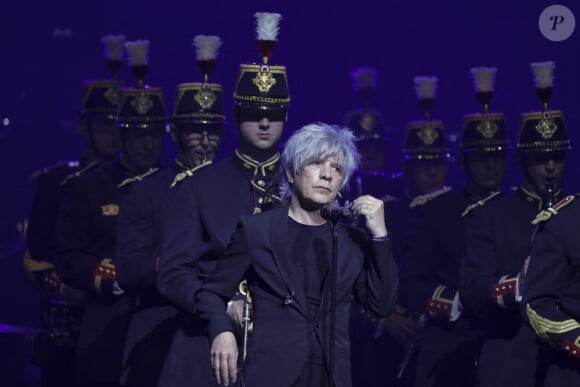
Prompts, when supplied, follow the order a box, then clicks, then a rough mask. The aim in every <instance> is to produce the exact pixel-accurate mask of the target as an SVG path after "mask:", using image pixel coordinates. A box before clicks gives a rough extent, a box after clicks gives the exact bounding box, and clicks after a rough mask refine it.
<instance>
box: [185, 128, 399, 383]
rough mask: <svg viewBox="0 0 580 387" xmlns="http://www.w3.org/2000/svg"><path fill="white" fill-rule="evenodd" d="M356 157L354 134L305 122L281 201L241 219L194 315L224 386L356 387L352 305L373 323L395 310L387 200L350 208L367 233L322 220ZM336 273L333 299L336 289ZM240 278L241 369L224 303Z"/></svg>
mask: <svg viewBox="0 0 580 387" xmlns="http://www.w3.org/2000/svg"><path fill="white" fill-rule="evenodd" d="M358 159H359V155H358V152H357V151H356V147H355V145H354V136H353V134H352V133H351V132H350V131H349V130H347V129H342V128H339V127H336V126H331V125H327V124H323V123H317V124H310V125H306V126H304V127H303V128H301V129H300V130H298V131H297V132H295V133H294V135H292V137H291V138H290V139H289V140H288V142H287V144H286V147H285V149H284V153H283V155H282V165H281V168H282V174H283V177H284V178H283V183H282V189H281V193H282V196H283V198H284V199H285V200H284V205H283V206H281V207H280V208H277V209H273V210H270V211H266V212H264V213H262V214H259V215H254V216H252V217H243V218H242V219H241V221H240V223H239V225H238V228H237V230H236V232H235V233H234V235H233V236H232V239H231V241H230V244H229V245H228V248H227V249H226V251H225V254H224V255H223V256H222V258H221V259H220V260H219V261H218V264H217V267H216V269H215V271H214V272H213V273H212V275H211V276H210V277H209V278H208V279H207V280H206V281H205V282H204V284H203V286H202V287H201V289H200V290H199V291H198V292H197V294H196V298H197V302H198V305H197V307H198V309H197V313H198V315H199V317H201V318H202V319H205V320H207V321H208V328H209V329H208V333H209V339H210V342H211V361H212V365H213V368H214V373H215V376H216V379H217V381H218V383H221V384H224V385H228V384H230V383H235V382H236V381H237V380H238V379H242V382H243V384H242V385H246V386H252V387H260V386H264V387H266V386H267V387H270V386H329V380H334V382H335V385H336V386H340V387H343V386H350V385H351V375H350V354H349V352H350V340H349V330H348V324H349V311H350V305H351V302H352V301H353V299H354V300H356V301H357V302H359V303H360V304H362V305H363V306H364V307H365V309H366V310H367V311H368V312H369V313H371V314H372V315H374V316H376V317H383V316H386V315H388V314H389V313H390V312H391V311H392V309H393V307H394V305H395V300H396V298H397V294H396V289H397V285H398V276H397V271H396V267H395V264H394V260H393V256H392V245H391V240H390V238H389V235H388V232H387V228H386V226H385V217H384V208H383V202H382V201H381V200H378V199H376V198H374V197H372V196H361V197H359V198H357V199H355V200H354V202H353V203H352V205H351V207H350V208H349V210H350V213H351V214H352V216H356V217H362V218H364V221H365V225H366V228H367V230H366V232H363V231H362V230H359V229H357V228H354V227H349V226H346V225H344V224H342V223H340V222H339V223H338V224H337V223H336V222H335V221H331V220H327V219H325V217H324V215H325V214H327V213H329V212H330V213H334V214H336V213H337V212H336V211H332V210H331V211H327V210H326V208H327V207H328V206H329V205H330V204H331V203H333V202H334V201H335V199H336V197H337V194H338V192H339V191H340V189H342V188H344V187H345V186H346V185H347V182H348V178H349V177H350V176H351V174H352V172H353V170H354V168H355V167H356V164H357V162H358ZM321 210H322V211H321ZM347 212H349V211H344V210H341V211H338V214H339V215H343V214H345V213H347ZM327 217H328V216H327ZM333 231H335V235H336V240H335V241H336V248H335V250H334V251H336V262H337V265H336V266H335V270H334V271H333V270H332V262H333V259H332V258H333V257H332V251H333ZM334 272H335V273H336V287H335V289H336V292H335V298H334V300H335V301H334V302H333V301H332V300H333V297H331V296H330V294H329V293H330V292H329V290H330V288H331V283H332V281H331V278H330V277H332V273H334ZM243 278H246V279H247V283H248V288H249V291H250V294H251V296H252V306H253V316H252V319H253V326H254V329H253V334H252V335H250V336H249V340H248V352H247V357H246V359H245V361H244V362H243V364H242V370H241V372H240V373H238V366H239V359H238V357H239V356H238V348H237V343H236V338H235V335H234V332H235V331H236V328H235V326H234V325H233V323H232V321H231V319H230V318H229V317H228V316H227V314H226V312H225V309H226V308H225V306H226V303H227V301H228V300H230V299H231V297H232V295H233V291H234V289H236V288H237V285H238V283H239V282H240V280H242V279H243ZM333 309H334V311H333V312H334V315H335V318H334V319H332V318H331V310H333ZM331 331H334V332H335V333H334V335H331V334H330V332H331ZM331 336H333V337H334V340H331V339H330V337H331ZM329 354H334V356H332V359H329V357H330V355H329ZM329 363H331V364H333V366H332V367H330V368H331V369H334V372H333V374H332V375H329V374H328V369H329V366H328V365H329Z"/></svg>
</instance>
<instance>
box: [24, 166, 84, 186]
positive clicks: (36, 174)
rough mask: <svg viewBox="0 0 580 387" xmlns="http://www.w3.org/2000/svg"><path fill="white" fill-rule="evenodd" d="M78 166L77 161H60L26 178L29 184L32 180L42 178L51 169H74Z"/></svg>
mask: <svg viewBox="0 0 580 387" xmlns="http://www.w3.org/2000/svg"><path fill="white" fill-rule="evenodd" d="M78 166H79V162H78V161H60V162H58V163H56V164H53V165H51V166H50V167H46V168H42V169H39V170H37V171H34V172H33V173H32V175H30V177H29V178H28V180H27V181H28V182H29V183H30V182H31V181H32V180H34V179H37V178H38V177H39V176H42V175H44V174H46V173H48V172H50V171H52V170H53V169H56V168H60V167H69V168H76V167H78Z"/></svg>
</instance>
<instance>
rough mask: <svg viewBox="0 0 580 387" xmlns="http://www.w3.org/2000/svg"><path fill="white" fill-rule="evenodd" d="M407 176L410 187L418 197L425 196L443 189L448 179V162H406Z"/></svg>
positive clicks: (435, 160)
mask: <svg viewBox="0 0 580 387" xmlns="http://www.w3.org/2000/svg"><path fill="white" fill-rule="evenodd" d="M405 174H406V175H407V176H408V182H409V187H410V189H411V191H412V192H414V193H415V194H417V195H425V194H428V193H431V192H434V191H437V190H438V189H440V188H442V187H443V185H444V184H445V180H446V179H447V160H445V159H433V160H406V161H405Z"/></svg>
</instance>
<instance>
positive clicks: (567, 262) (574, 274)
mask: <svg viewBox="0 0 580 387" xmlns="http://www.w3.org/2000/svg"><path fill="white" fill-rule="evenodd" d="M579 199H580V198H579V197H578V195H575V196H574V195H569V196H566V197H565V198H564V199H562V200H561V201H559V202H558V203H555V204H554V205H553V206H551V207H549V208H548V209H547V210H544V211H542V212H540V214H538V216H537V217H536V219H534V221H533V222H532V223H534V224H536V225H537V226H538V227H540V228H539V230H538V233H537V234H536V236H535V237H534V241H533V248H532V254H531V258H530V263H529V266H528V270H527V273H526V274H525V275H524V276H523V278H522V277H520V280H522V279H524V278H525V281H522V282H523V289H522V293H523V294H522V296H523V299H522V309H521V311H522V314H523V317H524V319H525V320H527V322H528V323H529V324H530V325H531V326H532V328H533V329H534V331H535V332H536V334H537V335H538V337H539V338H540V339H542V341H544V342H545V344H546V343H547V344H548V345H549V346H548V345H544V346H541V347H540V352H541V353H543V354H544V356H545V357H548V358H549V359H550V365H549V368H548V369H547V371H546V375H545V380H543V381H542V382H543V384H542V386H545V387H559V386H567V387H568V386H570V387H576V386H580V371H579V369H580V368H579V364H580V305H579V303H578V300H579V299H580V271H579V270H578V267H579V263H580V238H578V227H580V200H579Z"/></svg>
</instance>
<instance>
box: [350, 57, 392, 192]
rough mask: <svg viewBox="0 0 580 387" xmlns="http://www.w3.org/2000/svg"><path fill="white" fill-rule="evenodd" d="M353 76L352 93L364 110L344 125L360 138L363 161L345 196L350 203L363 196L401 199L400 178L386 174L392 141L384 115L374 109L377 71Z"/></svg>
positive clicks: (367, 69) (365, 69)
mask: <svg viewBox="0 0 580 387" xmlns="http://www.w3.org/2000/svg"><path fill="white" fill-rule="evenodd" d="M351 76H352V88H353V91H354V92H355V93H356V94H357V95H358V96H359V98H360V100H361V102H362V107H361V108H359V109H355V110H352V111H350V112H349V113H348V114H347V115H346V117H345V125H346V126H347V127H348V128H350V129H351V130H352V131H353V133H354V134H355V136H356V137H357V138H358V141H357V143H356V147H357V149H358V151H359V153H360V156H361V159H360V164H359V166H358V167H357V168H356V170H355V172H354V175H353V176H352V179H351V180H350V182H349V189H348V190H347V191H346V192H345V195H346V196H347V197H348V198H350V199H356V198H357V197H359V196H362V195H373V196H375V197H377V198H382V197H385V196H386V197H388V198H392V197H393V196H394V197H396V196H400V195H401V194H402V189H403V187H402V186H403V182H402V178H401V174H400V173H398V174H390V173H387V167H388V166H387V165H386V161H387V154H388V151H389V138H388V137H387V135H386V133H385V129H384V120H383V115H382V114H381V113H380V112H379V111H378V110H376V109H373V108H372V107H371V101H372V98H373V97H374V95H375V93H376V88H377V85H376V84H377V70H376V69H375V68H374V67H359V68H357V69H355V70H354V71H353V72H352V74H351ZM387 195H388V196H387Z"/></svg>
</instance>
